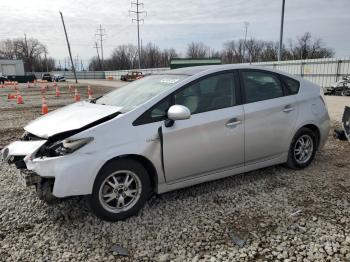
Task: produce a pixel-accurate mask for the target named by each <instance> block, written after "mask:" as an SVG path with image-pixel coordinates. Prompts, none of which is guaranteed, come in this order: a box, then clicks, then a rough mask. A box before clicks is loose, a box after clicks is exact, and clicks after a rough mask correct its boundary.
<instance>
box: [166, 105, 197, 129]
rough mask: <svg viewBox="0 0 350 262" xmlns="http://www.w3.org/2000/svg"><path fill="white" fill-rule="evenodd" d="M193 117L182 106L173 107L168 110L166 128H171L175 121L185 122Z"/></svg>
mask: <svg viewBox="0 0 350 262" xmlns="http://www.w3.org/2000/svg"><path fill="white" fill-rule="evenodd" d="M190 117H191V111H190V110H189V109H188V108H187V107H185V106H182V105H173V106H171V107H170V108H169V110H168V119H167V120H165V126H166V127H171V126H172V125H174V122H175V120H185V119H189V118H190Z"/></svg>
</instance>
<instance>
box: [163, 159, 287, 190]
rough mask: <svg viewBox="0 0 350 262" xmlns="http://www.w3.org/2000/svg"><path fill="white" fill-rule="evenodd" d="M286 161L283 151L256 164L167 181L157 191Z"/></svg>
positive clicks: (191, 184)
mask: <svg viewBox="0 0 350 262" xmlns="http://www.w3.org/2000/svg"><path fill="white" fill-rule="evenodd" d="M286 161H287V153H283V154H282V155H280V156H279V157H277V158H273V159H269V160H266V161H263V162H259V163H254V164H251V165H248V166H241V167H237V168H233V169H228V170H224V171H221V172H215V173H209V174H203V175H202V176H200V177H195V178H192V179H187V180H181V181H178V182H174V183H171V184H166V183H164V184H159V185H158V190H157V193H158V194H161V193H165V192H168V191H172V190H176V189H180V188H184V187H189V186H193V185H196V184H200V183H204V182H208V181H212V180H217V179H221V178H224V177H229V176H232V175H237V174H242V173H245V172H249V171H253V170H256V169H260V168H264V167H268V166H273V165H278V164H281V163H285V162H286Z"/></svg>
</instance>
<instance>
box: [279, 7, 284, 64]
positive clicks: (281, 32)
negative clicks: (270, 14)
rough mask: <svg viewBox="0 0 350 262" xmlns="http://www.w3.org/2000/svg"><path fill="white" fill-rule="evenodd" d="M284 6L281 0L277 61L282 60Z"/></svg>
mask: <svg viewBox="0 0 350 262" xmlns="http://www.w3.org/2000/svg"><path fill="white" fill-rule="evenodd" d="M284 6H285V0H282V12H281V28H280V43H279V48H278V61H281V60H282V46H283V24H284Z"/></svg>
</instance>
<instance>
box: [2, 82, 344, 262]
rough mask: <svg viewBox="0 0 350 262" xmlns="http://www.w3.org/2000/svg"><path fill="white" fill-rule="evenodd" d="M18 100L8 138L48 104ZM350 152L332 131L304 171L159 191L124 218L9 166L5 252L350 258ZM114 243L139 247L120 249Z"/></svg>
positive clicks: (5, 123)
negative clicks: (21, 178) (102, 213)
mask: <svg viewBox="0 0 350 262" xmlns="http://www.w3.org/2000/svg"><path fill="white" fill-rule="evenodd" d="M81 88H82V89H84V88H86V86H85V87H81ZM3 91H4V90H1V89H0V92H3ZM104 91H107V90H106V89H97V90H96V91H95V93H96V92H104ZM1 96H3V95H1ZM39 97H40V96H39ZM28 99H30V96H29V97H28ZM51 100H54V98H52V99H51ZM51 100H50V99H49V103H50V101H51ZM60 101H61V100H60ZM70 101H71V99H70V97H69V96H68V98H67V99H66V100H65V101H63V102H62V104H65V103H69V102H70ZM53 102H54V101H52V103H53ZM56 102H57V101H56ZM0 105H1V106H3V104H0ZM39 105H40V104H39ZM57 107H59V105H57ZM9 108H10V106H8V105H5V106H3V107H2V108H1V114H0V121H1V122H0V123H1V126H0V135H1V137H0V139H1V141H0V142H1V144H0V147H1V146H3V145H4V144H7V143H8V142H10V140H14V139H16V138H17V137H18V136H19V135H20V134H21V133H22V129H21V127H22V126H23V125H24V123H26V122H27V121H29V120H31V119H33V118H35V117H37V116H38V115H39V110H40V107H38V105H35V104H34V103H33V104H32V105H31V104H28V105H27V104H26V106H23V107H22V108H21V109H18V107H16V108H13V109H12V110H10V109H9ZM333 124H334V125H336V126H339V122H336V121H334V120H333ZM349 156H350V146H349V143H348V142H344V141H338V140H335V139H334V138H333V137H331V136H330V137H329V140H328V142H327V144H326V146H325V148H324V150H322V151H321V152H319V153H318V154H317V155H316V158H315V161H314V162H313V163H312V165H311V166H310V167H308V168H306V169H304V170H302V171H293V170H289V169H287V168H284V167H282V166H275V167H269V168H265V169H262V170H258V171H254V172H249V173H246V174H244V175H238V176H234V177H230V178H226V179H221V180H218V181H214V182H210V183H205V184H201V185H197V186H193V187H190V188H186V189H182V190H178V191H174V192H170V193H166V194H163V195H159V196H155V197H153V198H151V199H150V200H149V202H148V203H147V205H146V206H145V208H144V209H143V210H142V211H141V212H140V214H139V215H138V216H137V217H132V218H130V219H127V220H125V221H121V222H116V223H109V222H104V221H101V220H99V219H97V218H95V217H94V216H93V215H92V214H91V213H90V212H89V209H88V207H87V204H86V200H85V198H83V197H77V198H71V199H67V200H65V201H59V202H58V203H56V204H55V205H52V206H47V205H46V204H44V203H42V202H41V201H39V200H38V199H37V198H36V196H35V192H34V189H33V188H22V187H20V186H19V185H18V184H17V183H16V178H15V174H16V170H15V169H14V168H12V167H8V166H5V165H4V166H2V167H1V168H0V261H179V262H180V261H275V260H277V261H350V205H349V201H350V178H349V175H350V161H349ZM233 239H235V240H236V241H233ZM237 240H243V241H244V244H243V245H237V244H236V242H237V243H238V241H237ZM114 244H118V245H121V246H122V247H124V248H126V249H127V250H128V252H129V255H128V256H126V257H122V256H118V255H117V254H116V253H113V252H111V251H110V249H111V246H113V245H114ZM238 244H241V243H238Z"/></svg>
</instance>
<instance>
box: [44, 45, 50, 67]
mask: <svg viewBox="0 0 350 262" xmlns="http://www.w3.org/2000/svg"><path fill="white" fill-rule="evenodd" d="M44 54H45V64H46V73H48V72H49V66H48V65H47V51H46V48H45V50H44Z"/></svg>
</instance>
